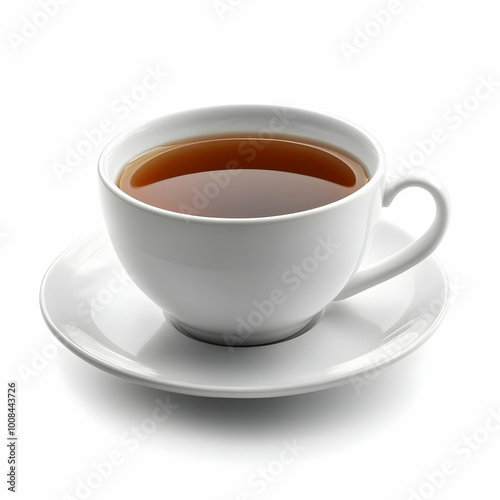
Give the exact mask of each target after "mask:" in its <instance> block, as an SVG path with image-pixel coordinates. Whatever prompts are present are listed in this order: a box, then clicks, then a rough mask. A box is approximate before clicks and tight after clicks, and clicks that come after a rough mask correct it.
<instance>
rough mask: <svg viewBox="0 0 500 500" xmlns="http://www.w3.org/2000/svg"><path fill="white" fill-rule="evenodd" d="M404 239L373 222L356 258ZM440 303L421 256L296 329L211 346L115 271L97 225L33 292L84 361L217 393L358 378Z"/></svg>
mask: <svg viewBox="0 0 500 500" xmlns="http://www.w3.org/2000/svg"><path fill="white" fill-rule="evenodd" d="M411 241H412V238H411V237H410V236H408V235H407V234H406V233H405V232H404V231H403V230H401V229H400V228H399V227H397V226H395V225H393V224H390V223H388V222H385V221H382V222H380V223H379V224H378V225H377V227H376V228H375V235H374V239H373V242H372V244H371V247H370V249H369V252H368V255H367V257H366V259H365V261H364V265H369V264H370V263H372V262H375V261H377V260H379V259H381V258H383V257H385V256H388V255H390V254H391V253H393V252H394V251H396V250H398V249H400V248H403V247H404V246H406V245H407V244H409V243H410V242H411ZM172 286H173V287H175V283H172ZM448 301H449V296H448V281H447V278H446V275H445V273H444V271H443V269H442V267H441V265H440V263H439V262H438V261H437V259H436V258H435V257H433V256H431V257H428V258H427V259H425V260H424V261H423V262H421V263H420V264H418V265H417V266H415V267H413V268H412V269H410V270H408V271H406V272H405V273H403V274H401V275H399V276H397V277H395V278H393V279H391V280H388V281H386V282H385V283H382V284H380V285H377V286H375V287H373V288H371V289H369V290H366V291H364V292H361V293H359V294H358V295H355V296H354V297H351V298H349V299H346V300H342V301H333V302H331V303H330V304H329V305H328V306H327V307H326V309H325V311H324V314H323V316H322V317H321V319H320V320H319V321H317V322H316V323H315V324H314V325H313V326H312V327H311V328H310V329H309V330H308V331H306V332H305V333H303V334H302V335H299V336H295V337H294V338H291V339H289V340H285V341H282V342H279V343H276V344H271V345H267V346H255V347H234V348H233V347H225V346H217V345H212V344H208V343H205V342H201V341H198V340H195V339H193V338H190V337H188V336H186V335H184V334H182V333H180V332H179V331H178V330H177V329H176V328H175V327H174V326H173V324H172V323H171V322H170V321H169V320H168V319H165V317H164V315H163V312H162V311H161V310H160V309H159V308H158V307H157V306H156V305H155V304H154V303H153V302H151V301H150V300H149V299H148V298H147V297H146V296H145V295H144V293H143V292H142V291H141V290H139V289H138V288H137V287H136V286H135V284H134V283H133V282H132V281H131V280H130V278H129V277H128V276H127V274H126V273H125V272H124V270H123V268H122V266H121V265H120V263H119V261H118V259H117V257H116V256H115V254H114V251H113V248H112V247H111V244H110V242H109V239H108V236H107V235H106V234H103V233H100V234H96V235H93V236H90V237H88V238H85V239H83V240H81V241H78V242H76V243H75V244H73V245H72V246H71V247H70V248H68V249H67V250H66V251H65V252H64V253H63V254H61V255H60V256H59V257H58V258H57V259H56V261H55V262H54V263H53V264H52V265H51V266H50V268H49V269H48V271H47V273H46V274H45V276H44V278H43V281H42V285H41V290H40V305H41V310H42V314H43V317H44V319H45V321H46V323H47V325H48V326H49V328H50V330H51V331H52V333H53V334H54V335H55V336H56V338H57V339H58V340H59V341H60V342H61V343H63V344H64V345H65V346H66V347H67V348H68V349H69V350H71V351H72V352H73V353H75V354H76V355H77V356H79V357H81V358H82V359H84V360H85V361H87V362H89V363H91V364H92V365H94V366H96V367H98V368H100V369H102V370H105V371H107V372H109V373H112V374H113V375H117V376H119V377H122V378H124V379H126V380H129V381H131V382H135V383H138V384H143V385H146V386H151V387H155V388H158V389H163V390H166V391H172V392H178V393H183V394H192V395H197V396H208V397H224V398H262V397H276V396H286V395H292V394H300V393H305V392H312V391H317V390H321V389H326V388H329V387H333V386H336V385H340V384H345V383H349V382H353V383H356V382H359V380H360V379H362V378H363V377H368V376H369V375H370V374H371V373H373V370H378V369H380V368H382V367H383V366H386V365H388V364H390V363H393V362H395V361H397V360H398V359H401V358H403V357H404V356H406V355H407V354H410V353H411V352H413V351H414V350H416V349H417V348H418V347H420V346H421V345H422V344H423V343H424V342H425V341H426V340H427V339H428V338H429V337H430V336H431V335H432V334H433V333H434V331H435V330H436V328H437V327H438V325H439V324H440V322H441V321H442V319H443V317H444V313H445V311H446V307H447V304H448ZM193 307H196V306H195V305H193Z"/></svg>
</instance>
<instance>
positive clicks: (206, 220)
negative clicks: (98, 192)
mask: <svg viewBox="0 0 500 500" xmlns="http://www.w3.org/2000/svg"><path fill="white" fill-rule="evenodd" d="M276 107H277V105H268V104H228V105H214V106H204V107H197V108H189V109H185V110H182V111H178V112H176V113H169V114H166V115H162V116H158V117H156V118H153V119H149V120H143V121H142V122H139V123H137V124H136V125H132V126H131V127H128V128H127V129H125V130H123V131H122V132H120V133H119V134H117V135H116V136H114V137H113V138H112V139H111V140H110V141H109V142H108V143H107V144H106V146H105V147H104V148H103V150H102V152H101V154H100V156H99V160H98V164H97V171H98V176H99V179H100V180H101V182H102V184H103V185H104V186H105V187H106V189H107V190H108V191H110V192H111V193H112V194H114V195H115V196H117V197H118V198H120V199H121V200H122V201H124V202H126V203H128V204H129V205H132V206H133V207H135V208H138V209H140V210H143V211H145V212H149V213H152V214H155V215H159V216H161V217H167V218H169V219H175V220H178V221H183V222H193V223H200V224H212V225H214V224H215V225H216V224H266V223H276V222H285V221H288V220H293V219H297V218H302V217H308V216H312V215H316V214H321V213H322V212H326V211H328V210H330V209H332V208H333V207H338V206H342V205H345V204H346V203H349V202H351V201H353V200H355V199H356V198H358V197H360V196H362V195H363V193H365V191H367V190H369V189H371V187H372V186H374V185H375V184H377V183H378V181H379V179H380V178H381V177H383V176H384V165H385V154H384V151H383V149H382V146H381V145H380V143H379V142H378V141H377V140H376V139H375V137H373V136H372V134H370V133H369V132H367V131H366V130H365V129H363V128H362V127H360V126H359V125H357V124H355V123H353V122H352V121H350V120H346V119H344V118H342V117H340V116H337V115H334V114H329V113H322V112H318V111H312V110H307V109H303V108H295V107H289V106H286V108H287V110H289V111H291V112H297V113H302V114H304V113H306V114H309V115H316V116H317V117H323V118H328V119H330V120H332V119H333V120H335V121H337V122H339V123H342V124H343V125H347V126H348V127H350V128H351V129H353V130H354V131H356V132H357V133H358V134H360V135H362V136H363V137H364V139H366V140H367V141H368V142H369V144H370V146H371V149H372V150H373V151H374V152H375V153H376V155H377V166H376V171H375V174H374V175H373V176H371V177H370V178H369V180H368V182H367V183H366V184H365V185H364V186H361V187H360V188H359V189H358V190H356V191H355V192H354V193H351V194H349V195H347V196H345V197H344V198H341V199H340V200H337V201H334V202H331V203H327V204H326V205H321V206H319V207H315V208H310V209H308V210H302V211H299V212H290V213H286V214H281V215H269V216H264V217H207V216H204V215H194V214H184V213H180V212H174V211H172V210H166V209H164V208H159V207H155V206H153V205H149V204H148V203H145V202H143V201H140V200H137V199H136V198H134V197H132V196H130V195H129V194H127V193H125V192H124V191H122V190H121V189H120V188H119V187H118V186H117V185H116V184H115V182H114V181H113V180H111V179H110V177H109V176H108V173H107V171H106V166H107V156H108V152H109V151H110V150H112V149H113V148H114V147H115V146H117V145H119V144H120V143H121V142H123V141H125V140H127V138H129V137H131V136H133V135H134V134H135V133H137V132H139V131H141V130H144V129H145V128H146V127H150V126H151V125H152V124H154V123H157V122H160V121H162V120H165V119H166V118H175V117H178V116H182V115H184V114H189V113H194V112H196V111H209V110H213V111H216V110H220V111H223V110H230V109H238V108H239V109H241V110H242V112H244V109H245V108H248V109H250V108H252V109H255V108H262V109H273V108H276ZM131 160H132V158H131Z"/></svg>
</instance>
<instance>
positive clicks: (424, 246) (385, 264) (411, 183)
mask: <svg viewBox="0 0 500 500" xmlns="http://www.w3.org/2000/svg"><path fill="white" fill-rule="evenodd" d="M409 187H419V188H422V189H425V190H426V191H428V192H429V193H430V194H431V196H432V197H433V198H434V202H435V204H436V215H435V217H434V220H433V222H432V224H431V226H430V227H429V229H428V230H427V231H426V232H425V233H424V234H423V235H422V236H421V237H420V238H418V239H417V240H416V241H414V242H413V243H411V244H410V245H408V246H407V247H405V248H403V249H402V250H399V251H398V252H396V253H395V254H393V255H390V256H389V257H386V258H385V259H382V260H380V261H378V262H376V263H375V264H372V265H371V266H369V267H367V268H364V269H360V270H359V271H358V272H357V273H356V274H355V275H354V276H352V277H351V279H350V280H349V281H348V282H347V285H346V286H345V287H344V289H343V290H342V291H341V292H340V294H339V295H338V296H337V297H336V298H335V300H342V299H346V298H348V297H350V296H351V295H355V294H357V293H359V292H361V291H363V290H366V289H367V288H370V287H372V286H375V285H378V284H379V283H381V282H382V281H386V280H388V279H390V278H393V277H394V276H397V275H398V274H401V273H402V272H404V271H406V270H407V269H409V268H410V267H413V266H414V265H416V264H418V263H419V262H420V261H422V260H423V259H425V258H426V257H427V256H428V255H430V254H431V253H432V252H433V251H434V249H435V248H436V247H437V246H438V245H439V242H440V241H441V239H442V238H443V235H444V233H445V230H446V226H447V225H448V218H449V202H448V195H447V193H446V191H445V190H444V188H443V187H442V185H441V183H440V182H439V180H438V179H437V178H436V177H435V176H434V174H433V173H432V172H430V171H428V170H425V169H419V170H415V171H413V172H410V173H409V174H407V175H406V176H405V177H399V178H397V179H394V180H392V181H389V182H388V183H387V185H386V188H385V191H384V196H383V199H382V206H383V207H388V206H389V205H390V204H391V203H392V201H393V200H394V198H395V197H396V195H397V194H398V193H399V192H401V191H403V190H404V189H406V188H409Z"/></svg>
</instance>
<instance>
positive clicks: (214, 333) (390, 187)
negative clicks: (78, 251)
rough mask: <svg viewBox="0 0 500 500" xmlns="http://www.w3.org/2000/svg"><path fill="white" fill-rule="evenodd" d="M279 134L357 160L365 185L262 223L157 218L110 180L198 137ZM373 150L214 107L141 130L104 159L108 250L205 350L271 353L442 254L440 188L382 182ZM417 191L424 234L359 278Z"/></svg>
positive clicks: (320, 121)
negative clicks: (161, 149) (394, 205)
mask: <svg viewBox="0 0 500 500" xmlns="http://www.w3.org/2000/svg"><path fill="white" fill-rule="evenodd" d="M235 133H241V134H242V136H245V135H248V134H250V135H252V136H257V137H262V138H264V137H265V138H269V137H272V136H273V135H275V134H278V135H279V134H282V135H283V134H284V135H287V136H294V137H296V138H300V139H302V141H303V142H306V143H307V141H308V140H309V141H312V142H318V141H320V142H323V143H327V144H330V145H332V146H333V147H334V148H336V149H340V150H344V151H346V152H348V153H349V154H350V155H351V156H353V157H355V158H357V159H358V160H360V161H361V163H362V164H363V165H364V167H365V168H366V170H367V173H368V174H369V177H370V180H369V181H368V183H367V184H366V185H364V186H363V187H361V188H360V189H359V190H357V191H356V192H354V193H353V194H350V195H349V196H347V197H345V198H343V199H341V200H339V201H336V202H334V203H330V204H328V205H324V206H321V207H319V208H314V209H311V210H306V211H302V212H297V213H290V214H286V215H277V216H270V217H260V218H213V217H202V216H198V215H189V214H181V213H176V212H171V211H167V210H163V209H160V208H157V207H154V206H151V205H148V204H146V203H143V202H141V201H138V200H136V199H135V198H132V197H131V196H129V195H127V194H126V193H124V192H123V191H122V190H120V189H119V188H118V187H117V185H116V181H117V178H118V176H119V175H120V173H121V172H122V170H123V168H124V167H125V165H126V164H127V163H128V162H129V161H130V160H132V159H133V158H134V157H136V156H138V155H139V154H141V153H143V152H145V151H148V150H150V149H152V148H154V147H157V146H160V145H163V144H168V143H176V142H178V141H185V140H186V139H189V138H194V137H199V136H209V135H214V136H222V135H224V134H231V135H233V136H234V134H235ZM384 172H385V160H384V154H383V151H382V149H381V147H380V145H379V144H378V143H377V142H376V141H375V140H374V139H373V138H372V137H371V136H370V135H369V134H367V133H366V132H365V131H363V130H361V129H360V128H359V127H357V126H356V125H353V124H352V123H349V122H347V121H345V120H342V119H339V118H336V117H333V116H329V115H324V114H320V113H315V112H311V111H305V110H301V109H292V108H277V107H273V106H256V105H235V106H217V107H211V108H204V109H196V110H190V111H185V112H181V113H177V114H173V115H170V116H165V117H162V118H158V119H155V120H152V121H149V122H147V123H143V124H140V125H137V126H135V127H133V128H131V129H129V130H127V131H125V132H123V133H121V134H120V135H118V136H117V137H116V138H114V139H113V140H112V141H111V142H110V143H109V144H108V145H107V146H106V148H105V149H104V151H103V154H102V156H101V158H100V160H99V178H100V194H101V201H102V207H103V212H104V217H105V220H106V224H107V227H108V231H109V235H110V238H111V241H112V244H113V246H114V249H115V251H116V253H117V255H118V257H119V259H120V261H121V263H122V264H123V266H124V268H125V270H126V271H127V272H128V274H129V275H130V277H131V278H132V280H133V281H134V282H135V283H136V284H137V285H138V286H139V287H140V288H141V289H142V290H143V291H144V292H145V293H146V295H148V297H149V298H150V299H151V300H153V301H154V302H155V303H156V304H157V305H158V306H159V307H160V308H161V309H163V311H164V312H165V314H166V315H167V316H168V317H169V318H171V320H172V321H173V323H174V324H175V325H176V326H177V328H178V329H179V330H181V331H183V332H185V333H188V334H190V335H191V336H193V337H195V338H198V339H200V340H204V341H208V342H212V343H215V344H222V345H232V346H240V345H241V346H243V345H259V344H268V343H272V342H277V341H280V340H283V339H285V338H287V337H290V336H292V335H294V334H295V333H297V332H299V331H301V330H304V329H305V328H307V327H308V325H309V324H311V323H313V322H314V321H315V318H317V317H318V316H319V314H320V313H321V311H322V310H323V309H324V308H325V307H326V306H327V305H328V303H329V302H330V301H332V300H334V299H338V300H339V299H344V298H347V297H349V296H351V295H353V294H356V293H358V292H361V291H362V290H365V289H366V288H369V287H372V286H374V285H376V284H378V283H380V282H382V281H385V280H387V279H389V278H392V277H393V276H396V275H397V274H399V273H402V272H403V271H405V270H407V269H409V268H410V267H412V266H414V265H415V264H417V263H418V262H420V261H421V260H422V259H424V258H425V257H426V256H428V255H429V254H430V253H431V252H432V251H433V250H434V249H435V248H436V246H437V245H438V244H439V242H440V240H441V238H442V236H443V233H444V231H445V227H446V225H447V220H448V202H447V197H446V194H445V192H444V191H443V188H442V187H441V186H440V184H439V182H438V181H436V179H435V178H434V176H431V175H430V174H429V173H428V172H427V171H425V170H423V171H418V172H417V171H414V172H411V173H409V174H407V175H406V176H404V177H402V178H399V179H397V180H393V181H390V182H386V179H385V174H384ZM410 186H417V187H421V188H423V189H425V190H427V191H428V192H429V193H430V194H431V195H432V196H433V198H434V200H435V203H436V215H435V218H434V221H433V222H432V224H431V226H430V228H429V229H428V230H427V232H426V233H425V234H424V235H423V236H422V237H420V238H419V239H417V240H416V241H415V242H414V243H412V244H411V245H409V246H408V247H406V248H404V249H403V250H401V251H399V252H397V253H395V254H394V255H392V256H391V257H389V258H387V259H384V260H382V261H380V262H378V263H376V264H374V265H371V266H370V267H368V268H363V269H361V270H360V266H361V264H362V261H363V257H364V255H365V253H366V250H367V247H368V245H369V243H370V241H371V235H372V230H373V228H374V226H375V224H376V223H377V221H378V220H379V216H380V212H381V210H382V207H386V206H388V205H389V204H390V203H391V202H392V200H393V199H394V197H395V196H396V194H398V193H399V192H400V191H401V190H403V189H405V188H407V187H410Z"/></svg>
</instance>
